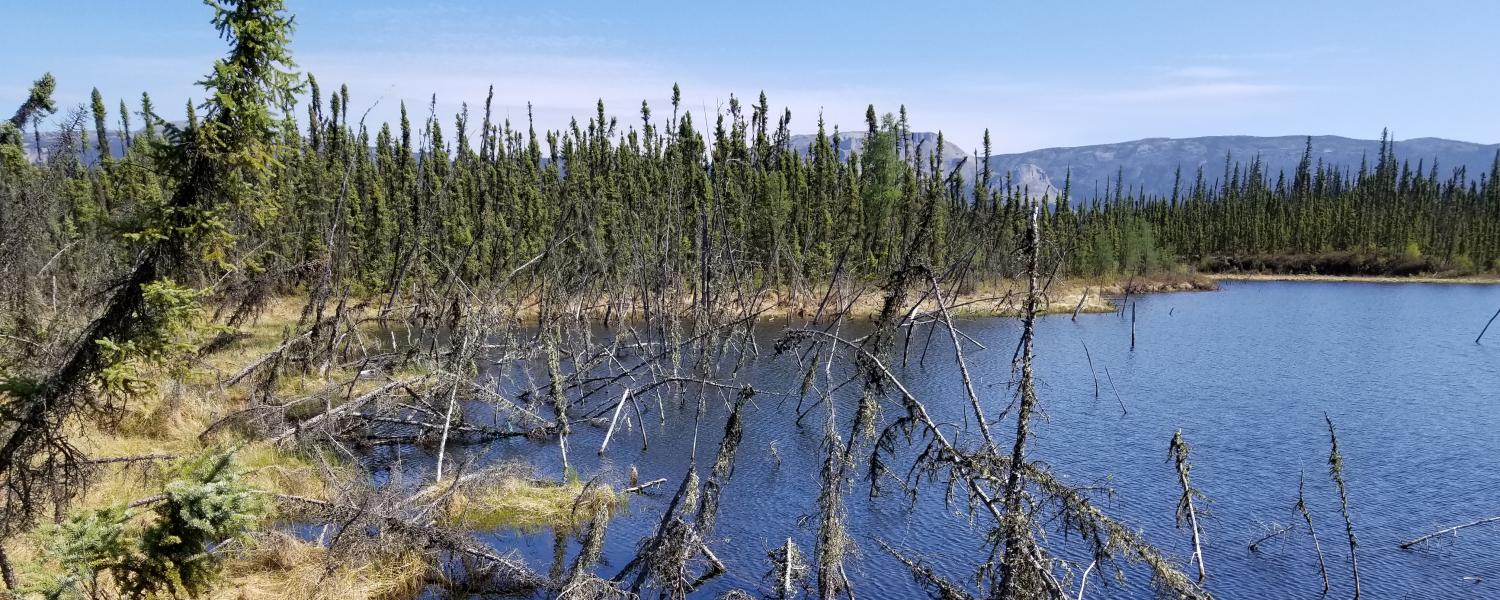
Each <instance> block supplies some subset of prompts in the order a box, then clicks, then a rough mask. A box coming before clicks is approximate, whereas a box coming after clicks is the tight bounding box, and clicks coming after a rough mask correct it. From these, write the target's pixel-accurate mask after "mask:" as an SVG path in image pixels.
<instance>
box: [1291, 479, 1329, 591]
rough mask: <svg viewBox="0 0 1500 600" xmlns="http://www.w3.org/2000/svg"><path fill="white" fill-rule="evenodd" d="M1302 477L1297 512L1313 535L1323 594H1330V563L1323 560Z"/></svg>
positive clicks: (1298, 480) (1299, 484) (1309, 532)
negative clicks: (1303, 488)
mask: <svg viewBox="0 0 1500 600" xmlns="http://www.w3.org/2000/svg"><path fill="white" fill-rule="evenodd" d="M1302 487H1303V486H1302V477H1301V476H1300V475H1299V476H1298V477H1297V512H1300V513H1302V520H1303V521H1305V522H1306V523H1307V533H1308V534H1310V535H1312V541H1313V550H1314V551H1316V552H1317V553H1318V574H1319V575H1322V576H1323V595H1325V596H1326V595H1328V563H1327V562H1325V561H1324V560H1323V545H1322V544H1321V543H1319V542H1318V530H1317V529H1316V528H1314V527H1313V522H1312V513H1309V512H1308V511H1307V499H1306V496H1305V495H1303V493H1302Z"/></svg>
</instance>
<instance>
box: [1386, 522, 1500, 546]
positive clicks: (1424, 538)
mask: <svg viewBox="0 0 1500 600" xmlns="http://www.w3.org/2000/svg"><path fill="white" fill-rule="evenodd" d="M1495 522H1500V517H1486V518H1483V519H1480V520H1478V521H1470V522H1468V523H1464V524H1463V525H1454V526H1452V527H1449V528H1447V529H1440V530H1438V531H1434V532H1432V533H1429V534H1427V535H1424V536H1422V537H1419V538H1417V539H1414V540H1411V541H1409V542H1403V543H1402V544H1401V546H1400V548H1401V549H1402V550H1410V549H1411V547H1412V546H1415V545H1417V544H1420V543H1422V542H1425V541H1427V540H1430V539H1432V538H1435V537H1438V536H1442V535H1447V534H1450V533H1452V534H1457V533H1458V530H1460V529H1467V528H1470V527H1477V526H1479V525H1485V524H1488V523H1495Z"/></svg>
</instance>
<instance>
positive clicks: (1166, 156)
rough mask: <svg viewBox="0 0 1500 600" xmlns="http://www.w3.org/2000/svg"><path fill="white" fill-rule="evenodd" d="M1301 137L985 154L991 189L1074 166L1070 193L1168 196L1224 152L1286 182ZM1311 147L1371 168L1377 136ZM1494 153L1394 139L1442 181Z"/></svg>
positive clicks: (1327, 159)
mask: <svg viewBox="0 0 1500 600" xmlns="http://www.w3.org/2000/svg"><path fill="white" fill-rule="evenodd" d="M1306 140H1307V136H1300V135H1288V136H1278V137H1255V136H1248V135H1225V136H1208V137H1195V138H1178V139H1173V138H1148V139H1144V140H1135V141H1131V142H1120V143H1117V144H1100V145H1096V146H1079V147H1074V148H1046V149H1042V150H1032V151H1030V152H1022V153H1019V154H1002V155H999V156H992V157H990V171H991V173H995V174H996V175H995V176H994V177H992V181H991V182H990V183H991V185H992V186H993V185H999V184H1003V182H1004V174H1005V173H1006V172H1007V171H1013V172H1015V173H1016V181H1017V182H1018V184H1019V183H1020V182H1022V181H1026V182H1035V183H1033V184H1032V189H1036V188H1037V186H1038V185H1040V184H1042V183H1046V184H1050V185H1052V186H1054V187H1062V184H1063V178H1064V177H1065V175H1066V173H1067V172H1068V170H1069V169H1072V176H1073V195H1074V197H1075V198H1079V199H1087V198H1091V197H1093V195H1094V191H1095V188H1096V187H1097V189H1098V191H1099V193H1101V194H1102V193H1105V192H1106V191H1108V190H1110V189H1112V188H1113V186H1114V181H1115V179H1116V178H1120V179H1121V180H1122V182H1123V185H1124V187H1125V189H1127V190H1129V189H1134V188H1136V187H1139V188H1140V189H1141V190H1143V191H1145V192H1146V193H1149V194H1160V195H1169V194H1171V193H1172V180H1173V176H1174V173H1175V172H1176V169H1177V167H1179V166H1181V167H1182V181H1183V186H1184V187H1188V186H1191V185H1192V183H1193V180H1194V178H1196V177H1197V171H1198V167H1200V166H1201V167H1203V177H1204V180H1205V181H1207V182H1209V183H1210V184H1212V183H1214V182H1215V181H1217V180H1219V179H1222V178H1223V175H1224V157H1225V155H1226V154H1227V155H1229V156H1230V157H1231V159H1232V160H1233V161H1234V162H1238V163H1245V164H1248V163H1249V162H1250V161H1252V160H1254V159H1255V157H1257V156H1259V157H1260V160H1261V163H1262V164H1263V165H1264V169H1265V170H1266V172H1267V173H1269V174H1270V177H1271V179H1272V181H1273V182H1274V181H1275V179H1276V175H1277V173H1278V172H1280V171H1285V172H1286V174H1287V179H1288V180H1290V179H1291V177H1292V172H1293V171H1295V170H1296V168H1297V162H1298V161H1299V160H1301V159H1302V152H1303V149H1304V147H1305V144H1306ZM1312 147H1313V162H1314V164H1315V165H1316V163H1317V161H1318V160H1320V159H1321V160H1322V161H1323V163H1324V164H1328V165H1340V166H1344V167H1348V168H1351V169H1358V168H1359V164H1360V161H1361V160H1362V159H1363V158H1364V157H1366V156H1368V157H1370V158H1369V160H1370V162H1371V167H1373V166H1374V160H1375V156H1376V154H1377V152H1378V151H1379V148H1380V141H1379V140H1358V139H1351V138H1346V137H1339V136H1332V135H1319V136H1313V138H1312ZM1496 151H1500V144H1488V145H1486V144H1475V143H1470V142H1460V141H1454V140H1445V139H1440V138H1414V139H1410V140H1404V141H1400V142H1396V146H1395V153H1396V158H1397V159H1400V160H1407V161H1410V163H1411V167H1412V168H1413V169H1416V168H1417V166H1418V163H1421V164H1422V168H1423V169H1424V171H1423V174H1426V172H1427V171H1426V170H1428V169H1431V168H1432V164H1433V160H1434V159H1436V160H1437V165H1438V174H1439V176H1441V177H1442V178H1445V179H1446V178H1447V177H1449V176H1450V175H1452V173H1453V169H1455V168H1459V167H1462V168H1464V169H1466V175H1467V178H1468V179H1470V180H1477V179H1479V178H1480V177H1481V176H1483V174H1484V173H1487V172H1489V170H1490V168H1491V167H1492V165H1493V164H1494V160H1495V153H1496ZM965 171H967V172H968V176H969V178H970V179H972V178H973V171H972V169H969V168H965Z"/></svg>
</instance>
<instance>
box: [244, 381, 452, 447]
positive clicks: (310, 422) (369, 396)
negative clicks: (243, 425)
mask: <svg viewBox="0 0 1500 600" xmlns="http://www.w3.org/2000/svg"><path fill="white" fill-rule="evenodd" d="M426 379H427V376H426V375H420V376H417V377H408V378H406V379H396V380H392V381H390V382H388V383H386V384H385V385H382V386H380V387H378V388H375V389H373V390H370V391H369V392H366V393H365V394H364V395H361V396H360V397H358V398H355V399H353V400H350V401H348V402H345V403H343V404H341V405H339V406H336V407H333V408H332V409H330V410H327V411H324V412H322V413H320V414H318V415H317V416H314V417H311V418H309V419H307V420H306V421H302V422H301V423H298V424H296V425H294V426H292V427H290V428H288V429H287V430H285V431H283V432H281V433H279V434H277V435H276V436H274V437H272V438H271V440H272V441H274V442H276V443H284V442H285V441H286V440H288V439H291V438H292V437H295V436H296V435H297V433H298V432H300V431H302V430H304V429H308V428H311V427H314V426H317V425H319V424H321V423H322V422H324V421H327V420H329V419H332V418H335V417H338V416H340V415H342V414H344V413H347V412H349V411H352V410H354V409H356V408H358V407H360V406H362V405H364V404H365V403H366V402H369V401H370V400H373V399H375V398H377V397H379V396H380V395H381V394H384V393H386V392H389V391H391V390H393V389H396V388H399V387H407V386H411V385H414V384H417V383H420V382H422V381H424V380H426Z"/></svg>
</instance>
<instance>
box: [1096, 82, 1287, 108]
mask: <svg viewBox="0 0 1500 600" xmlns="http://www.w3.org/2000/svg"><path fill="white" fill-rule="evenodd" d="M1295 89H1296V88H1295V87H1293V86H1289V85H1283V84H1278V83H1253V82H1245V81H1222V82H1202V83H1185V84H1167V85H1159V86H1154V87H1145V88H1138V89H1129V90H1120V91H1115V92H1107V93H1104V94H1100V95H1099V98H1101V99H1103V100H1107V101H1111V102H1122V103H1145V102H1156V103H1172V102H1191V101H1236V100H1248V99H1253V98H1265V97H1267V96H1276V95H1281V94H1286V93H1288V92H1291V91H1293V90H1295Z"/></svg>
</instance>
